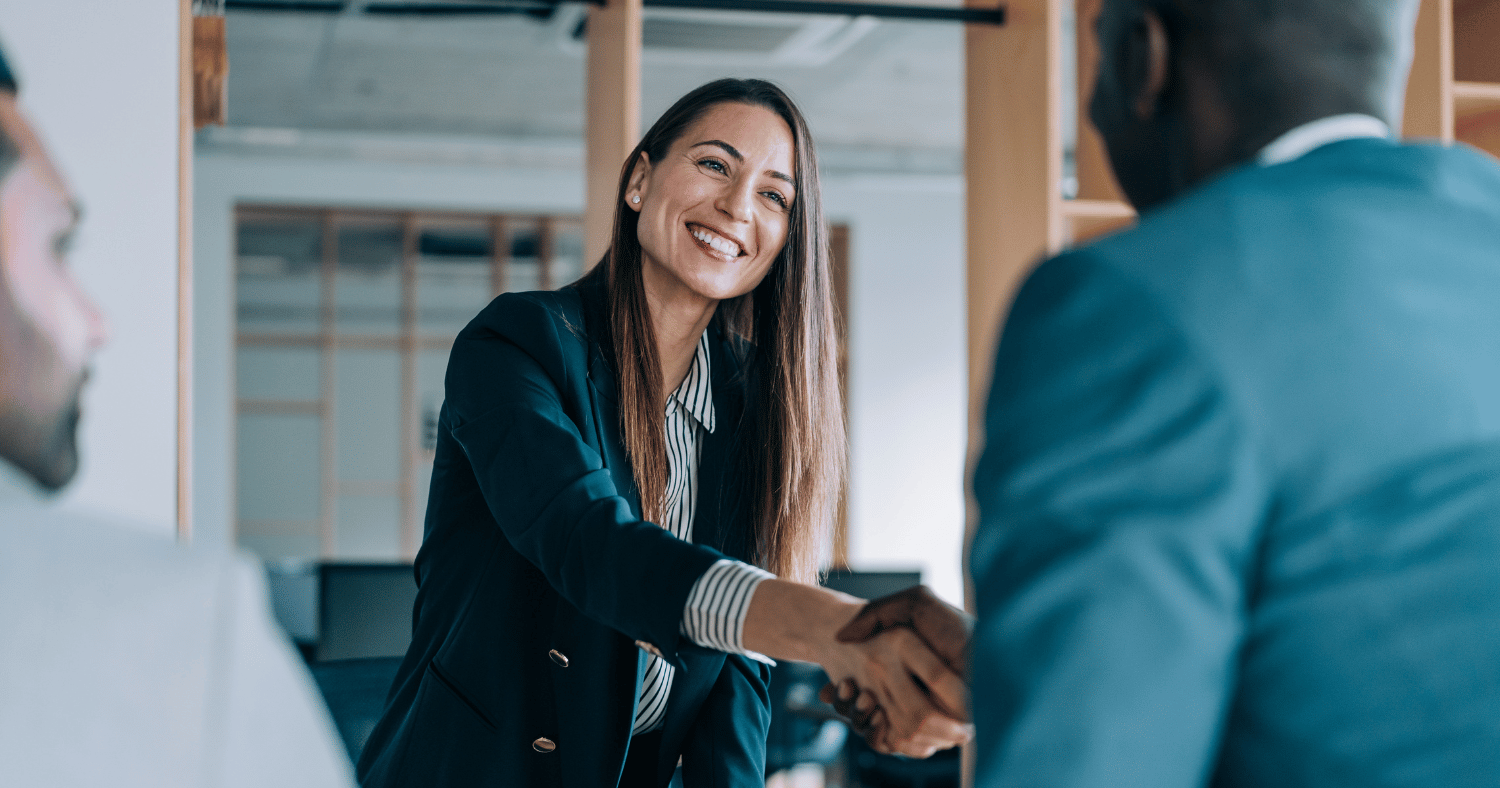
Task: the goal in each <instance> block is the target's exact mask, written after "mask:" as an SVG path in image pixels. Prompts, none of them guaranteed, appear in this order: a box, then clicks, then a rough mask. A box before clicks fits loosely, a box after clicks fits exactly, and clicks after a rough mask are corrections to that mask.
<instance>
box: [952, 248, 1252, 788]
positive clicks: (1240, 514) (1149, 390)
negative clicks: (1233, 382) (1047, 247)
mask: <svg viewBox="0 0 1500 788" xmlns="http://www.w3.org/2000/svg"><path fill="white" fill-rule="evenodd" d="M985 438H986V445H985V449H984V452H983V455H982V457H981V460H980V462H979V464H978V465H977V466H976V469H975V474H974V494H975V496H976V499H977V501H978V504H979V525H978V528H977V530H976V533H975V537H974V540H973V543H972V547H971V553H970V571H971V573H972V577H973V580H974V584H975V589H976V601H977V605H978V614H979V620H978V625H977V627H976V631H975V636H974V645H973V652H972V653H973V657H972V659H973V664H972V676H973V688H972V693H973V704H974V720H975V723H976V728H977V738H978V742H977V744H978V746H977V751H978V753H979V757H978V763H977V781H976V785H978V786H981V787H983V788H988V787H990V786H1001V785H1053V786H1065V787H1070V788H1071V787H1081V786H1101V787H1102V786H1119V785H1151V786H1156V787H1157V788H1188V787H1189V786H1200V785H1204V784H1205V783H1206V782H1207V779H1208V777H1209V774H1210V769H1211V768H1212V765H1213V761H1214V754H1215V751H1216V746H1217V741H1218V733H1219V730H1220V728H1221V726H1222V724H1223V720H1224V718H1225V716H1226V714H1227V707H1228V705H1229V702H1230V699H1231V694H1232V688H1233V684H1234V679H1235V662H1236V654H1237V650H1238V648H1239V645H1240V642H1241V639H1242V637H1243V632H1244V629H1245V606H1246V588H1245V586H1246V582H1245V579H1244V578H1245V577H1246V575H1247V574H1248V570H1249V565H1250V564H1251V563H1252V561H1253V560H1254V552H1255V551H1254V544H1255V542H1256V540H1257V538H1258V536H1257V535H1258V531H1259V528H1260V523H1261V522H1262V521H1263V519H1264V516H1265V512H1264V509H1265V503H1264V502H1265V500H1266V496H1265V494H1264V484H1263V482H1262V476H1263V471H1262V470H1260V468H1259V467H1258V461H1257V460H1256V458H1255V452H1254V450H1253V446H1252V444H1253V439H1252V436H1250V435H1249V434H1247V430H1246V428H1245V425H1244V422H1243V419H1242V418H1241V416H1240V415H1239V413H1238V411H1237V406H1236V403H1235V402H1234V401H1232V398H1231V397H1230V395H1229V393H1228V392H1227V391H1226V387H1225V386H1224V385H1223V384H1222V381H1221V378H1220V376H1219V375H1218V374H1216V372H1215V370H1214V369H1213V368H1211V366H1210V364H1209V363H1207V362H1206V361H1205V358H1204V355H1203V354H1202V353H1200V352H1199V350H1198V349H1197V348H1195V346H1194V344H1193V342H1192V341H1191V339H1190V337H1189V336H1188V335H1186V334H1185V333H1184V332H1183V331H1181V330H1179V327H1178V326H1177V325H1174V322H1173V320H1172V319H1171V318H1170V317H1169V314H1168V313H1167V311H1166V310H1164V309H1162V308H1160V305H1159V304H1158V303H1157V302H1156V301H1154V300H1153V296H1152V294H1150V293H1149V292H1147V291H1146V290H1145V289H1144V288H1143V287H1141V286H1139V285H1138V284H1136V283H1135V282H1134V281H1133V280H1131V279H1130V278H1129V277H1128V276H1126V275H1125V274H1122V273H1120V272H1118V271H1116V270H1114V269H1112V268H1110V267H1108V266H1106V265H1104V264H1102V263H1100V262H1099V261H1097V260H1094V259H1092V258H1091V257H1089V253H1088V252H1087V251H1085V252H1079V253H1073V254H1070V255H1066V256H1063V257H1061V258H1057V259H1055V260H1052V261H1049V262H1048V263H1045V264H1043V265H1042V266H1041V267H1040V268H1039V269H1038V270H1037V272H1036V273H1035V274H1034V275H1033V276H1032V277H1031V278H1030V280H1029V281H1028V282H1027V284H1026V285H1025V286H1024V288H1023V289H1022V291H1021V292H1020V293H1019V295H1018V296H1017V300H1016V303H1015V305H1014V307H1013V309H1012V312H1011V316H1010V318H1009V320H1008V322H1007V324H1006V326H1005V330H1004V335H1003V339H1002V342H1001V345H1000V348H999V350H998V353H997V357H996V362H995V371H994V383H993V388H992V390H991V392H990V397H989V402H988V406H987V410H986V413H985Z"/></svg>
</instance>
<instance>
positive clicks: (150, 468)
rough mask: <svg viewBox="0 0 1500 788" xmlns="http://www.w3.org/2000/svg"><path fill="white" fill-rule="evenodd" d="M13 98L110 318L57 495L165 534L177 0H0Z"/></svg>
mask: <svg viewBox="0 0 1500 788" xmlns="http://www.w3.org/2000/svg"><path fill="white" fill-rule="evenodd" d="M0 41H3V44H4V47H5V52H6V56H7V59H8V61H9V62H10V64H11V67H12V68H13V69H14V70H15V71H16V73H17V77H18V79H19V81H20V83H21V94H20V95H21V102H22V104H23V106H24V107H25V108H26V111H27V114H29V115H30V117H31V119H32V121H33V122H34V123H35V124H36V126H37V127H38V129H39V130H40V133H41V136H42V138H43V139H44V140H45V141H46V143H47V144H48V146H49V147H50V148H51V151H52V155H53V157H54V159H56V161H57V162H58V164H59V166H60V167H61V169H62V171H63V174H64V176H65V177H66V178H67V179H68V180H69V181H70V183H71V185H72V187H73V190H74V191H75V192H76V194H77V196H78V198H79V199H80V200H81V201H82V203H83V205H84V217H85V218H84V222H83V228H82V232H81V233H80V235H79V236H78V242H77V245H76V246H75V247H74V252H73V254H72V255H71V258H72V264H73V266H74V268H75V269H76V271H77V272H78V277H79V278H80V279H81V280H82V282H83V286H84V287H85V289H87V290H88V291H89V292H90V293H91V294H92V295H93V296H94V298H95V299H96V300H97V301H98V303H99V305H100V307H101V308H102V310H103V311H104V313H105V315H106V317H107V318H108V320H109V325H110V334H111V338H110V342H109V344H108V345H107V346H106V347H105V348H104V351H103V352H102V353H101V354H100V355H99V358H98V361H97V363H96V365H95V368H94V377H93V381H92V383H90V385H89V387H88V390H87V393H86V395H85V399H84V421H83V426H82V430H81V436H80V437H81V444H82V447H81V448H82V453H83V465H82V468H81V471H80V473H79V476H78V478H77V479H76V480H75V481H74V482H73V484H72V486H71V487H69V488H68V490H67V492H66V494H65V495H64V496H63V502H64V505H65V506H69V507H73V508H81V509H92V510H95V511H103V512H107V513H110V514H113V515H117V516H122V517H125V518H129V519H132V520H138V521H142V522H145V523H149V524H150V525H151V526H152V527H154V528H160V529H161V530H163V531H164V532H167V533H170V532H171V530H172V528H173V522H174V519H175V513H176V485H177V467H176V463H177V421H176V418H177V417H176V412H177V367H176V364H177V310H176V301H177V2H176V0H72V1H71V2H65V3H58V2H37V0H0Z"/></svg>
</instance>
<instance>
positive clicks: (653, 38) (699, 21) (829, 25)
mask: <svg viewBox="0 0 1500 788" xmlns="http://www.w3.org/2000/svg"><path fill="white" fill-rule="evenodd" d="M557 16H558V17H559V19H558V20H557V22H558V28H559V30H560V31H566V33H565V34H564V35H562V36H561V39H562V40H561V41H560V44H561V45H562V47H563V48H564V49H566V50H568V51H571V52H575V53H576V54H578V55H580V56H581V55H583V54H584V52H585V41H586V39H587V38H588V10H587V8H586V7H583V6H573V7H572V8H570V9H569V11H568V12H560V13H559V14H558V15H557ZM877 24H879V23H878V22H876V21H875V20H874V19H873V18H871V17H864V16H859V17H849V16H823V15H804V14H763V13H744V12H733V11H701V10H696V9H677V8H649V7H648V8H646V9H644V11H643V13H642V19H641V43H642V52H641V57H642V58H643V59H645V60H647V61H651V62H657V63H683V64H692V65H748V66H821V65H824V64H826V63H828V62H829V61H831V60H833V59H834V58H836V57H838V56H839V55H840V54H842V53H843V52H844V50H846V49H848V48H849V47H850V46H851V45H852V44H854V42H856V41H858V40H859V39H861V38H864V36H865V35H866V34H867V33H869V32H870V31H871V30H872V29H874V27H875V26H876V25H877Z"/></svg>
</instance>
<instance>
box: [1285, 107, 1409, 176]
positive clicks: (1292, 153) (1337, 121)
mask: <svg viewBox="0 0 1500 788" xmlns="http://www.w3.org/2000/svg"><path fill="white" fill-rule="evenodd" d="M1389 136H1391V127H1390V126H1387V125H1386V123H1385V121H1383V120H1381V119H1380V118H1377V117H1374V116H1372V115H1363V114H1360V113H1350V114H1347V115H1331V116H1329V117H1326V118H1319V119H1318V120H1315V121H1313V122H1311V123H1304V124H1302V125H1301V126H1298V127H1297V128H1295V129H1292V130H1291V131H1288V132H1287V133H1285V134H1283V135H1281V136H1280V137H1277V138H1276V139H1275V140H1274V141H1273V142H1272V143H1271V144H1270V145H1267V146H1266V147H1264V148H1261V150H1260V156H1259V157H1258V159H1257V160H1258V161H1259V162H1260V163H1261V165H1263V166H1269V165H1272V164H1284V163H1286V162H1289V161H1292V160H1294V159H1300V158H1302V156H1303V155H1305V154H1308V153H1311V152H1312V151H1313V150H1316V149H1317V148H1321V147H1323V146H1324V145H1327V144H1329V143H1333V142H1342V141H1344V140H1352V139H1367V138H1379V139H1384V138H1386V137H1389Z"/></svg>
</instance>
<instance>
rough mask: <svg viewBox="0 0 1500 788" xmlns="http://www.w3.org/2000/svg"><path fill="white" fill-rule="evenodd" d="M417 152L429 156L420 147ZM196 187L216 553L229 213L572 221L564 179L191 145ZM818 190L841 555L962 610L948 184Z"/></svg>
mask: <svg viewBox="0 0 1500 788" xmlns="http://www.w3.org/2000/svg"><path fill="white" fill-rule="evenodd" d="M320 139H322V140H323V143H327V142H328V139H327V137H326V136H324V137H321V138H320ZM320 144H321V143H320ZM333 147H336V146H328V145H324V147H322V148H320V149H319V150H320V151H324V152H326V151H328V150H332V148H333ZM377 147H378V146H377ZM418 147H421V148H422V149H424V150H426V151H427V152H428V153H427V154H424V155H429V156H432V155H433V154H432V150H433V148H434V146H432V145H422V146H418ZM355 148H358V146H353V147H352V148H351V149H355ZM386 150H387V151H389V150H390V148H386ZM236 151H239V152H236ZM386 155H387V156H388V157H389V153H387V154H386ZM502 158H504V157H503V156H498V155H496V156H491V159H502ZM554 158H556V157H554ZM562 158H564V159H566V158H567V157H566V156H564V157H562ZM578 158H581V156H580V157H578ZM195 181H196V184H195V211H196V217H195V221H196V228H195V234H196V237H195V243H194V254H195V265H196V269H195V277H196V278H195V299H196V314H195V317H194V320H195V331H196V348H195V350H196V359H195V365H196V368H195V381H194V385H195V394H194V396H195V412H196V417H195V453H194V461H195V473H194V475H195V501H196V505H195V512H194V515H195V521H196V522H195V528H196V531H197V533H198V534H199V536H200V538H203V539H208V538H216V539H220V540H222V539H227V538H228V534H230V533H231V529H232V516H233V502H232V491H233V481H234V480H233V457H234V419H233V391H234V389H233V385H234V381H233V331H234V326H233V319H234V290H233V278H232V261H231V259H230V255H231V253H232V247H233V237H232V230H233V224H232V221H233V214H232V211H233V207H234V205H235V204H236V203H237V202H244V203H279V204H296V205H316V206H368V207H383V208H447V209H452V210H474V211H495V212H505V211H515V212H557V213H575V214H576V213H581V212H582V209H583V177H582V173H581V171H580V170H579V169H578V168H577V167H576V166H568V165H555V166H550V167H543V166H534V167H530V168H526V167H518V166H514V165H510V166H504V165H486V164H483V163H475V162H471V163H468V164H434V163H428V164H417V163H399V162H392V161H389V160H386V161H381V160H374V159H372V158H365V159H360V158H358V157H344V158H340V157H338V156H334V155H319V156H318V157H306V156H300V157H299V156H290V155H287V156H280V155H266V154H255V153H249V152H244V151H243V150H242V149H236V148H228V149H225V150H220V151H212V150H210V149H209V148H208V147H207V146H205V147H204V148H202V149H200V153H199V154H198V156H197V160H196V163H195ZM823 183H824V194H825V210H826V211H827V212H828V215H829V217H830V218H831V219H832V220H833V221H839V222H845V223H848V224H849V225H850V229H851V241H852V249H851V252H852V254H851V257H852V258H853V267H852V270H851V273H850V279H851V281H850V285H851V293H850V298H851V310H850V311H851V313H852V314H851V315H850V320H851V322H850V326H851V334H852V341H851V347H850V389H851V391H850V417H851V443H852V448H853V454H852V457H851V474H852V478H851V494H852V500H851V512H850V514H851V549H852V554H851V557H852V559H853V562H854V563H855V566H856V567H857V568H863V569H878V568H920V569H921V570H922V571H923V576H924V579H925V580H926V581H927V582H928V583H929V584H930V585H933V586H934V587H935V588H936V589H937V590H938V592H939V593H940V594H942V595H943V596H944V597H946V598H948V599H949V600H951V601H953V602H955V603H961V602H962V599H963V592H962V583H961V579H960V569H959V565H960V564H959V553H960V548H961V543H962V539H963V497H962V486H961V475H962V469H963V447H964V439H965V416H964V392H965V386H966V384H965V377H964V375H965V372H964V363H965V361H964V358H965V351H964V317H963V315H964V297H963V270H964V269H963V266H964V262H963V261H964V254H963V206H964V196H963V185H962V179H961V178H960V177H958V176H942V177H934V176H894V175H892V176H878V177H876V176H849V175H837V174H834V175H829V176H825V178H824V180H823Z"/></svg>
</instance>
